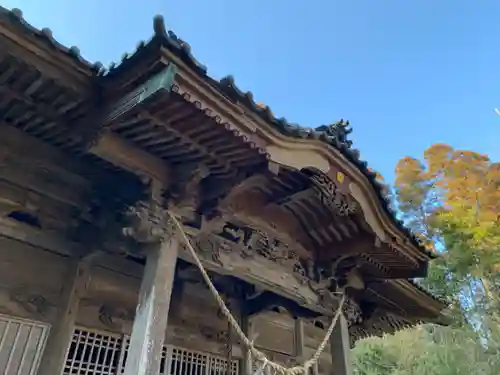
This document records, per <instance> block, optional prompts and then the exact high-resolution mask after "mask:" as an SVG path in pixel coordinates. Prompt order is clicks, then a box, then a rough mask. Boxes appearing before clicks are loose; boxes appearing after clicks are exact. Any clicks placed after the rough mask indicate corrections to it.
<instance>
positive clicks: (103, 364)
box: [63, 329, 238, 375]
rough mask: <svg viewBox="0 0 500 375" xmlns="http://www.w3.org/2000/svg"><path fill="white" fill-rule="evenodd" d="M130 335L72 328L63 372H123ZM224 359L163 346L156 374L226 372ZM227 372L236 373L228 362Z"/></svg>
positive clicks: (94, 374)
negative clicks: (229, 367)
mask: <svg viewBox="0 0 500 375" xmlns="http://www.w3.org/2000/svg"><path fill="white" fill-rule="evenodd" d="M129 346H130V337H123V336H120V335H113V334H109V333H103V332H93V331H86V330H83V329H75V331H74V333H73V338H72V341H71V345H70V348H69V350H68V355H67V358H66V365H65V368H64V372H63V375H116V374H119V375H123V373H124V371H125V361H126V360H127V352H128V349H129ZM226 366H227V360H226V359H224V358H222V357H218V356H213V355H211V354H207V353H201V352H197V351H192V350H187V349H182V348H178V347H174V346H171V345H165V346H164V347H163V350H162V360H161V364H160V373H159V375H226V374H227V367H226ZM231 375H238V361H236V360H235V361H232V366H231Z"/></svg>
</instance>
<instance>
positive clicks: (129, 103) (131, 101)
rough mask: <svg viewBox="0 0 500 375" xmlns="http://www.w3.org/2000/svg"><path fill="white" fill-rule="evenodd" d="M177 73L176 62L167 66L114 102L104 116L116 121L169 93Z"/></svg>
mask: <svg viewBox="0 0 500 375" xmlns="http://www.w3.org/2000/svg"><path fill="white" fill-rule="evenodd" d="M176 74H177V67H176V66H175V65H174V64H172V63H171V64H169V65H168V66H166V67H165V68H164V69H162V70H161V71H160V72H159V73H157V74H155V75H154V76H153V77H151V78H149V79H148V80H147V81H146V82H144V83H143V84H142V85H139V86H138V87H136V88H134V89H133V90H132V91H130V92H129V93H127V94H126V95H125V96H123V97H121V98H120V99H118V100H117V101H116V102H115V103H113V104H112V105H111V106H110V107H109V108H108V109H107V110H106V115H105V116H104V119H105V122H112V121H115V120H116V119H117V118H118V117H120V116H122V115H123V114H125V113H127V112H129V111H130V110H132V109H133V108H134V107H136V106H138V105H139V104H141V103H144V102H145V101H146V100H149V99H151V98H152V97H154V96H156V95H160V94H162V93H169V92H170V90H171V89H172V84H173V83H174V78H175V75H176Z"/></svg>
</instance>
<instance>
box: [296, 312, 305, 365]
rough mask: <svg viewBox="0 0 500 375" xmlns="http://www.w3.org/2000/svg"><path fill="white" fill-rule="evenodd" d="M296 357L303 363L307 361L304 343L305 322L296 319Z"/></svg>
mask: <svg viewBox="0 0 500 375" xmlns="http://www.w3.org/2000/svg"><path fill="white" fill-rule="evenodd" d="M295 356H296V357H297V359H298V360H299V361H301V362H302V361H304V360H306V358H305V342H304V320H303V319H301V318H297V319H295Z"/></svg>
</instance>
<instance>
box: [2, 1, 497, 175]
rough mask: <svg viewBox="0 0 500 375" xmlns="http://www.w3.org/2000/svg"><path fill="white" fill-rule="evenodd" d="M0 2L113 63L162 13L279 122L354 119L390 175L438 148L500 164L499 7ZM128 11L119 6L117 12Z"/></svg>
mask: <svg viewBox="0 0 500 375" xmlns="http://www.w3.org/2000/svg"><path fill="white" fill-rule="evenodd" d="M126 3H127V2H126V1H111V0H107V1H105V0H101V1H97V0H85V1H83V0H80V1H77V0H45V1H41V0H38V1H37V0H30V1H28V0H24V1H19V0H18V1H15V0H0V4H2V5H3V6H5V7H7V8H12V7H18V8H21V9H22V10H23V13H24V16H25V18H26V19H28V20H29V21H30V22H31V23H32V24H34V25H35V26H37V27H40V28H41V27H50V28H51V29H52V31H53V33H54V36H55V37H56V38H57V39H58V40H59V41H60V42H62V43H63V44H66V45H76V46H78V47H79V48H80V50H81V52H82V54H83V55H84V56H85V57H86V58H87V59H89V60H91V61H101V62H103V63H105V64H108V63H109V62H111V61H113V60H114V61H119V60H120V57H121V55H122V54H123V53H124V52H130V51H133V50H134V48H135V45H136V44H137V42H138V41H139V40H141V39H148V38H149V37H150V36H151V34H152V18H153V16H154V15H155V14H163V16H164V18H165V21H166V24H167V27H169V28H170V29H172V30H173V31H175V32H176V33H177V35H178V36H180V37H181V38H182V39H184V40H186V41H187V42H188V43H189V44H190V45H191V47H192V50H193V53H194V54H195V56H196V57H197V58H198V60H200V61H201V62H202V63H204V64H205V65H207V66H208V69H209V73H210V74H211V75H213V76H214V77H216V78H221V77H223V76H225V75H227V74H232V75H233V76H234V77H235V78H236V83H237V84H238V85H239V86H240V88H242V89H244V90H250V91H252V92H253V93H254V97H255V99H256V100H257V101H258V102H262V103H266V104H267V105H269V106H270V107H271V109H272V110H273V112H274V113H275V114H276V115H277V116H278V117H285V118H287V119H288V120H290V121H293V122H297V123H299V124H301V125H303V126H312V127H314V126H318V125H321V124H323V123H330V122H332V121H334V120H336V119H339V118H344V119H349V120H350V121H351V124H352V125H353V128H354V133H353V134H352V138H353V140H354V142H355V147H357V148H359V149H360V150H361V156H362V158H363V159H365V160H368V161H369V165H370V166H371V167H373V168H375V169H377V170H379V171H380V172H381V173H382V174H383V175H384V176H385V177H386V178H388V179H392V177H393V170H394V165H395V163H396V162H397V160H398V159H399V158H401V157H403V156H406V155H411V156H420V155H422V152H423V150H424V149H425V148H426V147H428V146H430V145H431V144H432V143H435V142H446V143H449V144H451V145H452V146H453V147H456V148H467V149H472V150H475V151H478V152H482V153H486V154H489V155H490V156H491V157H492V158H493V159H495V160H500V147H499V146H498V144H499V140H500V116H498V115H496V114H495V113H494V112H493V108H495V107H500V1H498V0H480V1H479V0H476V1H474V0H378V1H376V0H350V1H346V0H343V1H340V0H309V1H307V2H306V1H299V0H288V1H286V0H267V1H265V0H253V1H235V0H232V1H231V0H187V1H181V0H177V1H174V0H162V1H160V0H142V1H134V2H130V5H128V6H126V5H124V4H126ZM117 4H121V6H117Z"/></svg>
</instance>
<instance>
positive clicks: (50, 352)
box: [38, 259, 90, 375]
mask: <svg viewBox="0 0 500 375" xmlns="http://www.w3.org/2000/svg"><path fill="white" fill-rule="evenodd" d="M89 279H90V263H89V262H82V261H80V260H78V259H74V260H73V261H72V262H71V265H70V267H69V270H68V277H67V279H66V282H65V283H64V284H63V290H62V293H61V300H60V301H59V305H58V309H57V310H58V311H57V314H56V319H55V320H54V321H53V322H52V326H51V329H50V333H49V337H48V339H47V343H46V346H45V350H44V353H43V355H42V359H41V362H40V367H39V369H38V374H39V375H53V374H60V373H62V370H63V367H64V362H65V359H66V351H67V349H68V346H69V343H70V342H71V335H72V333H73V328H74V324H75V320H76V317H77V314H78V306H79V303H80V299H81V298H82V296H83V295H84V293H85V290H86V287H87V284H88V281H89Z"/></svg>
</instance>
